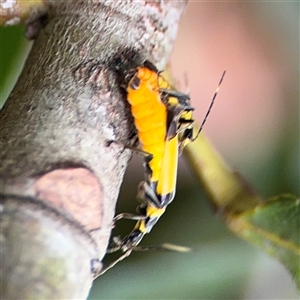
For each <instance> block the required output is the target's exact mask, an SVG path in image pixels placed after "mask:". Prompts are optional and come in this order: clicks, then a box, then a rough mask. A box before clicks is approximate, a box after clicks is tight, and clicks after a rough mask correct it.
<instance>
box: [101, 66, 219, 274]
mask: <svg viewBox="0 0 300 300" xmlns="http://www.w3.org/2000/svg"><path fill="white" fill-rule="evenodd" d="M223 77H224V74H223V76H222V79H223ZM222 79H221V81H222ZM221 81H220V83H221ZM220 83H219V85H220ZM216 93H217V92H216ZM216 93H215V95H214V98H213V100H212V103H211V105H210V107H209V110H208V112H207V114H206V116H205V118H204V121H203V122H202V125H201V127H200V129H199V131H198V132H197V134H196V135H195V136H193V135H194V120H193V116H192V112H193V110H194V109H193V108H192V107H191V106H190V97H189V96H188V95H186V94H183V93H180V92H178V91H176V90H174V89H171V88H170V85H169V83H168V82H167V81H166V80H165V79H164V78H163V77H162V76H161V74H160V73H159V72H158V71H157V69H156V68H155V67H154V66H153V65H152V64H151V63H150V62H145V63H144V65H143V66H142V67H138V68H137V69H136V71H135V73H134V75H133V77H132V78H131V79H130V81H129V83H128V86H127V100H128V102H129V103H130V104H131V112H132V115H133V118H134V123H135V127H136V129H137V133H138V139H139V143H140V150H141V152H142V153H143V154H144V159H145V162H144V165H145V174H146V175H145V180H144V181H142V182H141V183H140V184H139V188H138V196H137V197H138V198H139V199H140V200H141V201H142V204H141V205H139V206H138V208H137V210H138V215H134V214H128V213H122V214H120V215H118V216H116V217H115V218H114V222H116V221H117V220H120V219H131V220H137V223H136V225H135V227H134V229H133V230H132V231H131V233H130V234H129V235H127V236H126V237H125V238H123V239H121V238H119V237H115V238H114V239H113V243H114V246H112V247H110V248H109V249H108V251H107V252H108V253H111V252H115V251H118V250H121V251H123V252H124V253H123V255H121V256H120V257H119V258H118V259H117V260H116V261H114V262H113V263H111V264H110V265H109V266H108V267H107V268H105V269H104V270H102V271H101V272H100V274H99V275H101V274H103V273H104V272H106V271H107V270H108V269H110V268H112V267H113V266H114V265H115V264H117V263H118V262H119V261H121V260H123V259H124V258H125V257H127V256H129V255H130V253H131V252H132V251H133V250H134V249H136V248H137V246H138V244H139V243H140V242H141V240H142V238H143V237H144V235H145V234H147V233H149V232H150V231H151V230H152V228H153V226H154V225H155V224H156V223H157V222H158V220H159V218H160V217H161V216H162V215H163V213H164V212H165V210H166V207H167V206H168V205H169V204H170V203H171V202H172V200H173V199H174V196H175V190H176V179H177V162H178V156H179V154H180V153H181V151H182V149H183V147H184V146H185V145H186V144H187V143H188V142H189V141H193V140H195V139H196V138H197V137H198V135H199V133H200V131H201V129H202V127H203V124H204V123H205V121H206V118H207V116H208V114H209V112H210V109H211V107H212V104H213V101H214V99H215V96H216Z"/></svg>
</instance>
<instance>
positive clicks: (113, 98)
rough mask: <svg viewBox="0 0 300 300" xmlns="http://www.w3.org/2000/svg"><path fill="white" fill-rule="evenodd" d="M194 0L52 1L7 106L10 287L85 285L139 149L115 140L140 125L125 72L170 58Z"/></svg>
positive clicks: (5, 246)
mask: <svg viewBox="0 0 300 300" xmlns="http://www.w3.org/2000/svg"><path fill="white" fill-rule="evenodd" d="M185 5H186V3H185V1H184V2H176V1H174V2H173V1H161V2H152V1H149V2H148V1H107V2H102V1H99V3H98V2H97V1H87V2H83V1H74V2H73V1H70V2H67V1H53V2H51V1H50V2H49V3H48V22H47V24H46V26H45V27H43V28H41V29H40V31H39V33H38V34H37V38H36V40H35V41H34V45H33V47H32V49H31V52H30V54H29V56H28V59H27V61H26V64H25V67H24V70H23V72H22V74H21V75H20V78H19V80H18V82H17V84H16V86H15V88H14V90H13V92H12V94H11V95H10V97H9V99H8V100H7V102H6V104H5V105H4V107H3V109H2V111H1V112H0V128H1V131H0V160H1V165H0V188H1V194H2V197H1V220H0V221H1V270H0V271H1V273H0V275H1V286H0V288H1V297H3V299H20V298H22V299H29V298H30V299H36V298H43V299H50V298H51V299H54V298H56V299H62V298H68V299H75V298H77V299H79V298H80V299H83V298H86V297H87V294H88V291H89V288H90V286H91V282H92V280H93V272H92V271H93V270H92V268H91V262H93V261H94V260H95V259H97V258H99V259H100V260H101V259H102V258H103V256H104V254H105V251H106V247H107V244H108V240H109V237H110V232H111V228H112V223H111V222H112V218H113V216H114V210H115V204H116V199H117V197H118V193H119V188H120V184H121V182H122V178H123V175H124V171H125V168H126V166H127V163H128V161H129V159H130V157H131V151H129V150H128V149H125V148H124V146H122V143H109V142H108V141H112V140H113V141H122V142H128V143H129V142H130V140H131V138H132V136H133V133H134V128H133V125H132V119H131V115H130V108H129V105H128V103H127V102H126V93H125V90H124V88H123V87H122V85H123V84H124V81H125V77H126V73H127V72H128V70H130V69H132V68H134V67H136V66H137V65H139V64H140V63H141V62H142V61H144V60H145V59H148V60H150V61H152V62H153V63H154V64H156V65H157V67H158V68H159V69H163V68H164V67H165V65H166V62H167V60H168V56H169V54H170V51H171V49H172V45H173V41H174V39H175V36H176V32H177V26H178V22H179V19H180V16H181V14H182V12H183V10H184V7H185ZM37 23H38V22H37ZM32 24H34V22H33V23H31V25H30V26H31V30H32V26H34V25H32ZM39 24H40V23H39ZM33 31H34V30H33ZM35 34H36V32H35ZM133 188H134V189H135V188H136V187H133ZM72 287H75V288H72Z"/></svg>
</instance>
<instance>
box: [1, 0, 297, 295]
mask: <svg viewBox="0 0 300 300" xmlns="http://www.w3.org/2000/svg"><path fill="white" fill-rule="evenodd" d="M299 20H300V19H299V3H298V2H277V3H275V2H230V3H229V2H219V3H213V2H211V3H209V2H207V3H204V2H191V3H190V4H189V5H188V8H187V11H186V13H185V15H184V16H183V19H182V23H181V26H180V29H179V34H178V39H177V41H176V45H175V48H174V52H173V54H172V59H171V68H172V69H173V74H174V76H175V78H176V79H177V80H178V81H179V86H180V89H181V90H182V91H183V92H190V94H191V97H192V103H193V106H195V107H196V109H197V110H196V119H197V120H198V122H201V120H202V118H203V116H204V114H205V111H206V109H207V107H208V104H209V102H210V100H211V97H212V95H213V93H214V90H215V88H216V86H217V83H218V81H219V78H220V76H221V74H222V71H223V70H224V69H227V74H226V77H225V79H224V82H223V84H222V88H221V91H220V93H219V95H218V98H217V101H216V104H215V106H214V108H213V111H212V113H211V115H210V117H209V120H208V122H207V124H206V127H205V130H204V131H205V133H206V134H207V136H208V137H209V138H210V139H211V140H212V142H213V144H214V145H215V146H216V149H218V151H219V152H220V153H221V155H222V156H223V157H224V158H225V159H226V161H227V162H228V163H229V164H230V165H231V166H232V167H234V168H236V169H237V170H239V172H240V173H241V174H242V175H243V176H244V177H245V178H246V180H247V181H248V182H249V183H250V184H251V185H252V186H253V187H254V188H255V190H256V191H258V192H259V193H260V194H261V195H262V196H263V197H265V198H268V197H271V196H274V195H277V194H280V193H285V192H289V193H294V194H297V195H299V165H300V163H299ZM23 32H24V27H22V26H17V27H8V28H0V42H1V46H0V51H1V54H0V58H1V59H0V64H1V65H0V71H1V74H0V76H1V77H0V92H1V93H0V103H2V102H3V101H4V100H5V99H6V98H7V95H8V94H9V91H10V90H11V88H12V87H13V85H14V84H15V81H16V78H17V76H18V74H19V72H20V69H21V67H22V64H23V62H24V59H25V57H26V54H27V53H28V50H29V48H30V43H29V42H28V41H26V40H25V38H24V37H23ZM184 78H187V83H186V80H184ZM143 176H144V175H143V168H142V160H141V159H140V158H138V157H134V158H133V160H132V161H131V163H130V165H129V167H128V169H127V172H126V176H125V179H124V182H123V186H122V189H121V192H120V197H119V201H118V207H117V212H118V213H120V212H134V211H135V207H136V206H137V202H136V200H135V195H136V190H137V185H138V183H139V181H140V180H142V179H143ZM133 225H134V224H133V223H132V222H130V221H119V223H118V226H117V228H116V230H115V234H121V235H126V234H127V233H128V232H129V231H130V230H131V229H132V227H133ZM164 242H168V243H173V244H178V245H183V246H187V247H191V248H192V249H193V251H192V252H190V253H175V252H160V251H148V252H134V253H133V254H131V256H130V257H129V258H127V259H126V260H124V261H123V262H121V263H119V264H118V265H117V266H116V267H114V268H113V269H112V270H110V271H109V272H107V273H106V274H105V275H103V276H102V277H101V278H99V279H97V280H96V282H95V283H94V286H93V289H92V291H91V294H90V299H163V298H164V299H275V298H276V299H296V298H297V292H296V287H295V284H294V283H293V281H292V278H291V277H290V276H289V274H288V273H287V271H286V270H285V269H284V268H283V267H282V266H281V264H280V263H278V262H277V261H275V260H273V259H272V258H270V257H268V256H267V255H266V254H264V253H261V252H260V251H259V250H257V249H256V248H255V247H254V246H252V245H250V244H248V243H246V242H244V241H242V240H240V239H239V238H237V237H235V236H234V235H233V234H232V233H231V232H229V231H228V230H227V228H226V227H225V225H224V223H223V222H222V220H221V219H220V218H219V217H218V216H216V215H214V212H213V210H212V208H211V207H210V205H209V203H208V200H207V198H206V196H205V195H204V194H203V192H202V190H201V185H200V184H199V183H198V182H196V179H195V176H194V174H193V172H192V171H191V170H190V168H189V167H188V166H187V164H186V163H185V160H184V157H183V156H182V157H181V158H180V164H179V171H178V187H177V194H176V197H175V200H174V202H173V203H172V204H171V205H170V206H169V207H168V210H167V212H166V214H165V215H164V216H163V217H162V219H161V220H160V222H158V224H157V225H156V226H155V228H154V229H153V231H152V233H151V234H150V235H148V236H146V237H145V239H144V240H143V242H142V245H160V244H162V243H164ZM113 258H115V256H113V255H110V256H109V257H108V260H112V259H113Z"/></svg>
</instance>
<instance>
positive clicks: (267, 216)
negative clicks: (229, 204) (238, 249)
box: [227, 195, 300, 287]
mask: <svg viewBox="0 0 300 300" xmlns="http://www.w3.org/2000/svg"><path fill="white" fill-rule="evenodd" d="M227 224H228V226H229V227H230V228H231V229H232V230H233V231H234V232H236V233H237V234H239V235H241V236H242V237H243V238H245V239H246V240H248V241H250V242H251V243H253V244H255V245H257V246H259V247H260V248H262V249H263V250H264V251H266V252H267V253H269V254H270V255H271V256H274V257H276V258H277V259H278V260H279V261H281V262H282V263H283V264H284V265H285V267H286V268H287V269H288V270H289V271H290V273H291V274H292V276H293V277H294V278H295V280H296V282H297V284H298V287H300V199H299V198H297V197H295V196H293V195H281V196H277V197H274V198H271V199H269V200H267V201H266V202H265V203H264V204H263V205H258V206H256V207H255V208H254V209H252V210H249V211H245V212H244V213H242V214H240V215H237V216H229V217H228V218H227Z"/></svg>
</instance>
